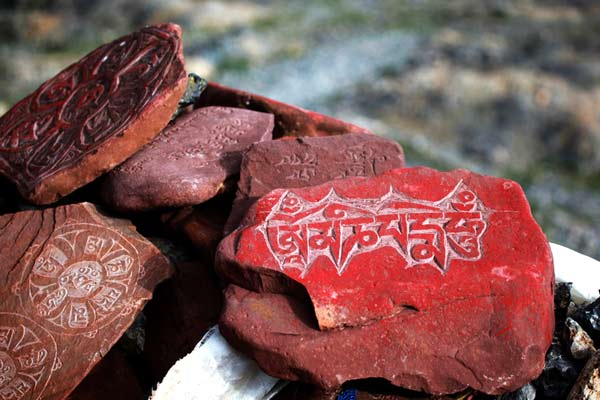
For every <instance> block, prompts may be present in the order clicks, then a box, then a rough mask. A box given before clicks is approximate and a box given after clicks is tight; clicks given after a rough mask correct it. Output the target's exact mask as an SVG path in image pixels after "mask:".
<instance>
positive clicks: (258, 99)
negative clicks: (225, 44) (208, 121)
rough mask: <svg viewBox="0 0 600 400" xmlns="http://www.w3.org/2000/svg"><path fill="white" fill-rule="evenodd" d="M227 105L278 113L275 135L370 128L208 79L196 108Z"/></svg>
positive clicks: (325, 134) (366, 131)
mask: <svg viewBox="0 0 600 400" xmlns="http://www.w3.org/2000/svg"><path fill="white" fill-rule="evenodd" d="M206 106H225V107H236V108H246V109H249V110H254V111H260V112H265V113H269V114H273V115H274V116H275V130H274V131H273V137H274V138H276V139H278V138H281V137H287V136H291V137H295V136H296V137H301V136H331V135H340V134H344V133H369V134H372V132H371V131H369V130H368V129H365V128H361V127H359V126H356V125H353V124H350V123H348V122H345V121H341V120H339V119H335V118H332V117H329V116H327V115H323V114H319V113H316V112H314V111H309V110H305V109H303V108H300V107H296V106H293V105H291V104H286V103H282V102H280V101H276V100H273V99H269V98H268V97H264V96H259V95H257V94H254V93H249V92H245V91H243V90H239V89H234V88H230V87H227V86H224V85H220V84H218V83H215V82H209V83H208V86H207V88H206V89H205V91H204V92H203V93H202V96H200V98H199V101H198V102H197V103H196V107H206Z"/></svg>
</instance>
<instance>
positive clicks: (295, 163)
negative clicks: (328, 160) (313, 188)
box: [275, 152, 319, 182]
mask: <svg viewBox="0 0 600 400" xmlns="http://www.w3.org/2000/svg"><path fill="white" fill-rule="evenodd" d="M275 166H291V167H292V168H293V169H292V173H291V174H290V175H287V176H286V177H285V179H287V180H295V181H304V182H309V181H310V180H311V179H312V178H313V177H314V176H315V175H316V174H317V168H318V166H319V157H318V156H317V155H316V154H313V153H309V152H306V153H301V154H290V155H287V156H284V157H283V158H282V159H281V160H280V161H279V162H278V163H277V164H275Z"/></svg>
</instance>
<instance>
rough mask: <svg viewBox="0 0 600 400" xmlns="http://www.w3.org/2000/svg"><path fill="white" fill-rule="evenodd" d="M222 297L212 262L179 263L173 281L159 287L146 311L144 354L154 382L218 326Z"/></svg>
mask: <svg viewBox="0 0 600 400" xmlns="http://www.w3.org/2000/svg"><path fill="white" fill-rule="evenodd" d="M222 297H223V294H222V292H221V288H220V287H219V285H218V284H217V279H216V276H215V274H214V271H213V268H212V263H209V262H206V261H194V262H184V263H180V264H177V265H176V273H175V275H174V276H173V278H172V279H170V280H169V281H167V282H165V283H164V284H162V285H160V286H159V287H158V288H157V290H156V293H155V296H154V299H152V301H150V302H149V303H148V305H147V306H146V308H145V309H144V315H145V316H146V336H145V337H146V341H145V346H144V352H143V354H142V355H143V357H144V359H145V360H146V363H145V364H146V365H147V367H148V369H149V371H150V373H151V374H152V379H153V381H154V382H160V381H161V380H162V379H163V378H164V376H165V375H166V374H167V372H168V371H169V368H171V367H172V366H173V365H174V364H175V363H176V362H177V361H178V360H179V359H181V358H183V357H184V356H186V355H187V354H188V353H190V352H191V351H192V350H193V349H194V347H195V346H196V344H197V343H198V342H199V341H200V339H202V337H203V336H204V334H205V333H206V332H207V331H208V330H209V329H210V328H211V327H212V326H214V325H215V324H216V323H217V321H218V319H219V313H220V311H221V306H222V303H223V300H222Z"/></svg>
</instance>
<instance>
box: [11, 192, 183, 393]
mask: <svg viewBox="0 0 600 400" xmlns="http://www.w3.org/2000/svg"><path fill="white" fill-rule="evenodd" d="M0 227H2V235H0V282H2V285H0V299H1V301H0V358H1V359H2V363H3V364H4V365H8V366H9V367H8V368H6V369H0V398H5V399H38V398H43V399H47V400H57V399H64V398H66V397H67V395H68V394H69V393H70V392H71V391H72V390H73V389H74V388H75V387H76V386H77V384H78V383H79V382H80V381H81V380H82V379H83V377H84V376H86V374H87V373H88V372H89V371H90V370H91V369H92V367H93V366H94V365H95V364H97V363H98V362H99V361H100V359H102V357H103V356H104V355H105V354H106V353H107V352H108V350H109V349H110V348H111V346H112V345H113V344H114V343H115V342H116V341H117V340H118V339H119V338H120V337H121V335H122V334H123V333H124V332H125V330H126V329H127V328H128V327H129V326H130V325H131V323H132V322H133V320H134V318H135V316H136V314H137V313H138V312H139V311H140V309H141V308H142V307H143V305H144V304H145V303H146V301H147V300H148V299H150V298H151V296H152V290H153V289H154V287H155V286H156V285H157V284H158V283H159V282H160V281H162V280H163V279H165V278H166V277H168V276H169V275H170V274H171V273H172V267H171V265H170V263H169V262H168V260H167V259H166V258H165V257H164V256H163V255H162V254H161V253H160V252H159V250H158V249H157V248H156V247H154V246H153V245H152V244H151V243H150V242H148V241H147V240H146V239H144V238H143V237H142V236H141V235H139V234H138V233H137V232H136V231H135V230H133V228H132V227H131V225H130V224H129V222H128V221H126V220H118V219H112V218H108V217H106V216H104V215H102V214H101V213H99V212H98V211H97V210H96V208H95V207H94V206H93V205H91V204H87V203H83V204H74V205H67V206H61V207H57V208H54V209H51V208H49V209H45V210H35V211H24V212H20V213H16V214H7V215H3V216H0Z"/></svg>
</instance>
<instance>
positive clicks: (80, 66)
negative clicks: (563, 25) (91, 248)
mask: <svg viewBox="0 0 600 400" xmlns="http://www.w3.org/2000/svg"><path fill="white" fill-rule="evenodd" d="M186 82H187V78H186V74H185V70H184V61H183V52H182V44H181V29H180V28H179V27H178V26H177V25H173V24H163V25H155V26H150V27H146V28H144V29H142V30H140V31H138V32H135V33H132V34H130V35H127V36H124V37H122V38H119V39H117V40H115V41H113V42H111V43H108V44H106V45H104V46H101V47H99V48H98V49H96V50H94V51H93V52H91V53H90V54H88V55H87V56H85V57H84V58H83V59H81V60H80V61H79V62H77V63H75V64H73V65H71V66H69V67H67V68H66V69H64V70H63V71H61V72H60V73H59V74H58V75H56V76H55V77H54V78H52V79H50V80H48V81H46V82H45V83H44V84H43V85H42V86H40V88H39V89H37V90H36V91H35V92H34V93H32V94H31V95H29V96H27V97H26V98H24V99H23V100H21V101H20V102H18V103H17V104H16V105H15V106H13V107H12V108H11V109H10V110H9V111H8V112H7V113H6V114H5V115H4V116H2V118H0V173H1V174H2V175H4V176H6V177H7V178H8V179H10V180H12V181H13V182H14V183H15V184H16V185H17V187H18V189H19V191H20V193H21V194H22V195H23V196H24V197H25V198H27V199H28V200H30V201H31V202H34V203H36V204H48V203H52V202H54V201H56V200H58V199H59V198H61V197H62V196H65V195H67V194H69V193H71V192H73V191H74V190H75V189H77V188H79V187H81V186H83V185H85V184H86V183H88V182H91V181H92V180H94V179H95V178H96V177H98V176H99V175H101V174H103V173H104V172H106V171H108V170H110V169H112V168H113V167H114V166H116V165H118V164H120V163H121V162H123V161H124V160H125V159H127V158H128V157H130V156H131V155H132V154H134V153H135V152H136V151H138V150H139V149H140V148H141V147H142V146H143V145H145V144H146V143H148V142H149V141H150V140H152V139H153V138H154V137H155V136H156V135H158V133H159V132H160V130H161V129H162V128H164V127H165V125H167V123H168V122H169V119H170V118H171V115H172V114H173V112H174V111H175V109H176V108H177V103H178V101H179V98H180V97H181V95H182V94H183V91H184V90H185V86H186Z"/></svg>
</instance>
